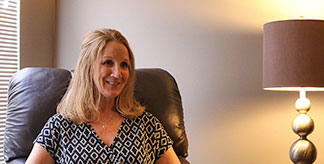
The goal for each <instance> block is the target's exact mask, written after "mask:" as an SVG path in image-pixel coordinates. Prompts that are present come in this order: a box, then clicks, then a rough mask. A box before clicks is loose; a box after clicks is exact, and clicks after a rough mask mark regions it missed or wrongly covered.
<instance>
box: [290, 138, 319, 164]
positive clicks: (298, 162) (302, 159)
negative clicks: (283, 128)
mask: <svg viewBox="0 0 324 164" xmlns="http://www.w3.org/2000/svg"><path fill="white" fill-rule="evenodd" d="M316 154H317V151H316V148H315V145H314V144H313V143H312V142H311V141H309V140H308V139H302V138H300V139H298V140H297V141H296V142H294V143H293V144H292V145H291V147H290V159H291V161H293V162H294V163H295V164H312V163H313V162H314V161H315V160H316Z"/></svg>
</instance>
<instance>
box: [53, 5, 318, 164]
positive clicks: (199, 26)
mask: <svg viewBox="0 0 324 164" xmlns="http://www.w3.org/2000/svg"><path fill="white" fill-rule="evenodd" d="M288 1H289V0H287V1H279V0H271V1H270V0H269V1H257V0H248V1H239V0H217V1H216V0H214V1H212V0H199V1H198V0H177V1H174V0H164V1H152V0H137V1H134V0H122V1H112V0H106V1H103V0H92V1H89V0H78V1H75V0H57V1H56V2H57V8H56V12H57V15H56V16H57V26H56V28H57V35H56V37H57V42H56V57H55V66H56V67H60V68H67V69H73V68H74V66H75V63H76V61H77V58H78V55H79V52H80V44H81V41H82V37H83V35H84V34H85V33H87V32H88V31H90V30H92V29H95V28H115V29H118V30H120V31H121V32H122V33H123V34H124V35H125V36H126V37H127V38H128V40H129V42H130V45H131V47H132V49H133V51H134V54H135V59H136V64H137V65H136V66H137V68H143V67H160V68H164V69H166V70H168V71H169V72H170V73H171V74H173V75H174V77H175V78H176V80H177V82H178V85H179V87H180V91H181V94H182V98H183V105H184V109H185V125H186V128H187V134H188V137H189V142H190V145H189V153H190V154H189V158H188V159H189V161H190V162H191V163H221V164H260V163H262V164H282V163H290V160H289V155H288V152H289V148H290V145H291V144H292V143H293V142H294V141H295V140H296V139H297V138H298V137H297V136H296V135H295V134H294V133H293V132H292V130H291V129H290V124H291V122H292V120H293V119H294V117H295V116H296V115H297V112H296V111H295V109H294V102H295V100H296V99H297V97H298V93H293V92H289V93H288V92H271V91H263V90H262V33H263V32H262V28H263V24H264V23H266V22H269V21H274V20H281V19H291V18H293V19H294V18H297V17H298V16H300V14H302V15H304V16H306V17H307V16H314V15H315V16H319V17H322V18H324V14H323V13H316V12H314V11H315V10H316V9H318V7H317V6H323V4H317V3H318V2H320V1H318V2H316V3H315V2H312V4H314V5H315V6H307V5H304V4H302V3H303V2H302V1H301V0H300V1H299V2H296V1H294V2H292V1H289V2H288ZM293 4H296V5H295V6H294V5H293ZM308 7H309V8H311V9H312V10H306V9H308ZM301 9H303V10H301ZM304 9H305V10H304ZM320 12H323V11H320ZM308 96H309V98H310V99H311V101H312V103H313V107H312V109H311V111H310V115H311V116H312V117H313V119H314V120H315V122H316V128H315V132H314V133H313V134H311V135H310V139H311V140H312V141H313V142H314V143H315V144H316V146H317V149H318V154H319V155H318V159H317V161H316V163H324V156H322V154H323V153H324V141H323V139H322V138H323V137H324V101H323V99H324V93H310V94H308Z"/></svg>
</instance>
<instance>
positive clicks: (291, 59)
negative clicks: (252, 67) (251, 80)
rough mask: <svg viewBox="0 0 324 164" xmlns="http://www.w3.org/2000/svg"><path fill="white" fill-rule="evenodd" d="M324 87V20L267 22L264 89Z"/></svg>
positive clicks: (264, 41)
mask: <svg viewBox="0 0 324 164" xmlns="http://www.w3.org/2000/svg"><path fill="white" fill-rule="evenodd" d="M301 87H303V88H306V90H322V91H323V90H324V21H323V20H302V19H301V20H285V21H276V22H270V23H266V24H265V25H264V36H263V88H264V89H266V90H267V89H268V90H299V88H301Z"/></svg>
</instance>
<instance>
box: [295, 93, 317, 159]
mask: <svg viewBox="0 0 324 164" xmlns="http://www.w3.org/2000/svg"><path fill="white" fill-rule="evenodd" d="M304 92H305V91H304ZM301 95H302V96H301V97H300V98H299V99H298V100H297V101H296V109H297V111H298V113H299V115H298V116H297V117H296V118H295V120H294V121H293V124H292V129H293V131H294V132H295V133H296V134H297V135H299V137H300V138H299V139H298V140H297V141H295V142H294V143H293V144H292V145H291V147H290V153H289V155H290V159H291V161H292V162H294V163H295V164H312V163H313V162H314V161H315V160H316V156H317V151H316V147H315V145H314V144H313V143H312V142H311V141H309V140H308V139H307V135H309V134H310V133H312V132H313V130H314V121H313V119H312V118H310V117H309V116H308V115H307V112H308V111H309V109H310V106H311V105H310V101H309V99H307V98H306V94H305V93H302V94H301Z"/></svg>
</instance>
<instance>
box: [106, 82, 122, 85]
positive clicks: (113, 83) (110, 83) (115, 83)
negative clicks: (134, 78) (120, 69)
mask: <svg viewBox="0 0 324 164" xmlns="http://www.w3.org/2000/svg"><path fill="white" fill-rule="evenodd" d="M106 83H107V84H109V85H118V84H120V82H117V81H106Z"/></svg>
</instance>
